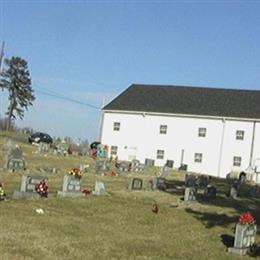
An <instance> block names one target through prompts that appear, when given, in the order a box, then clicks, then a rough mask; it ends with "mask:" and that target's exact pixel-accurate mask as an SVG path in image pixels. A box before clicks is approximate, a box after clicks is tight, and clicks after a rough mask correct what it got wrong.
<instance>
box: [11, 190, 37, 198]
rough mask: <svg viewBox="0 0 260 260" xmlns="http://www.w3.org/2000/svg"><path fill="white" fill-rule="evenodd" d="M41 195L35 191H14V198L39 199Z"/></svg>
mask: <svg viewBox="0 0 260 260" xmlns="http://www.w3.org/2000/svg"><path fill="white" fill-rule="evenodd" d="M40 197H41V196H40V195H39V194H38V193H36V192H25V191H15V192H14V194H13V198H14V199H39V198H40Z"/></svg>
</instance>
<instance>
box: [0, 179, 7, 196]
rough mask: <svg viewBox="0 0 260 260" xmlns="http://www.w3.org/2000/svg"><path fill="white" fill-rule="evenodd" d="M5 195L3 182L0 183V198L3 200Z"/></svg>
mask: <svg viewBox="0 0 260 260" xmlns="http://www.w3.org/2000/svg"><path fill="white" fill-rule="evenodd" d="M5 197H6V195H5V191H4V188H3V184H2V183H0V200H4V199H5Z"/></svg>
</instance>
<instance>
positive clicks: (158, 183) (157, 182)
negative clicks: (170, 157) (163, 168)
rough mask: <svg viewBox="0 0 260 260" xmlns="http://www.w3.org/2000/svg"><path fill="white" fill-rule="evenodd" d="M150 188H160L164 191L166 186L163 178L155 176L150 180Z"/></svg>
mask: <svg viewBox="0 0 260 260" xmlns="http://www.w3.org/2000/svg"><path fill="white" fill-rule="evenodd" d="M151 188H152V190H162V191H165V190H166V188H167V186H166V180H165V178H162V177H156V178H154V179H153V180H152V187H151Z"/></svg>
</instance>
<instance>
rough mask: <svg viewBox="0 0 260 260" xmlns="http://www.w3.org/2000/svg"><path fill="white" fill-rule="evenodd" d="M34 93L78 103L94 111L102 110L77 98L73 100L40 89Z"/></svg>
mask: <svg viewBox="0 0 260 260" xmlns="http://www.w3.org/2000/svg"><path fill="white" fill-rule="evenodd" d="M34 91H35V92H38V93H40V94H42V95H46V96H50V97H54V98H58V99H62V100H66V101H69V102H72V103H76V104H79V105H83V106H87V107H90V108H93V109H98V110H101V108H100V107H98V106H95V105H92V104H89V103H86V102H83V101H80V100H77V99H75V98H71V97H67V96H64V95H61V94H58V93H55V92H54V91H45V90H40V89H35V90H34ZM51 92H52V93H51Z"/></svg>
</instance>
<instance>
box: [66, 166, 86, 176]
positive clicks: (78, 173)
mask: <svg viewBox="0 0 260 260" xmlns="http://www.w3.org/2000/svg"><path fill="white" fill-rule="evenodd" d="M68 173H69V175H72V176H75V177H77V178H81V177H82V175H83V173H82V171H81V170H80V169H79V168H73V169H72V170H70V171H69V172H68Z"/></svg>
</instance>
